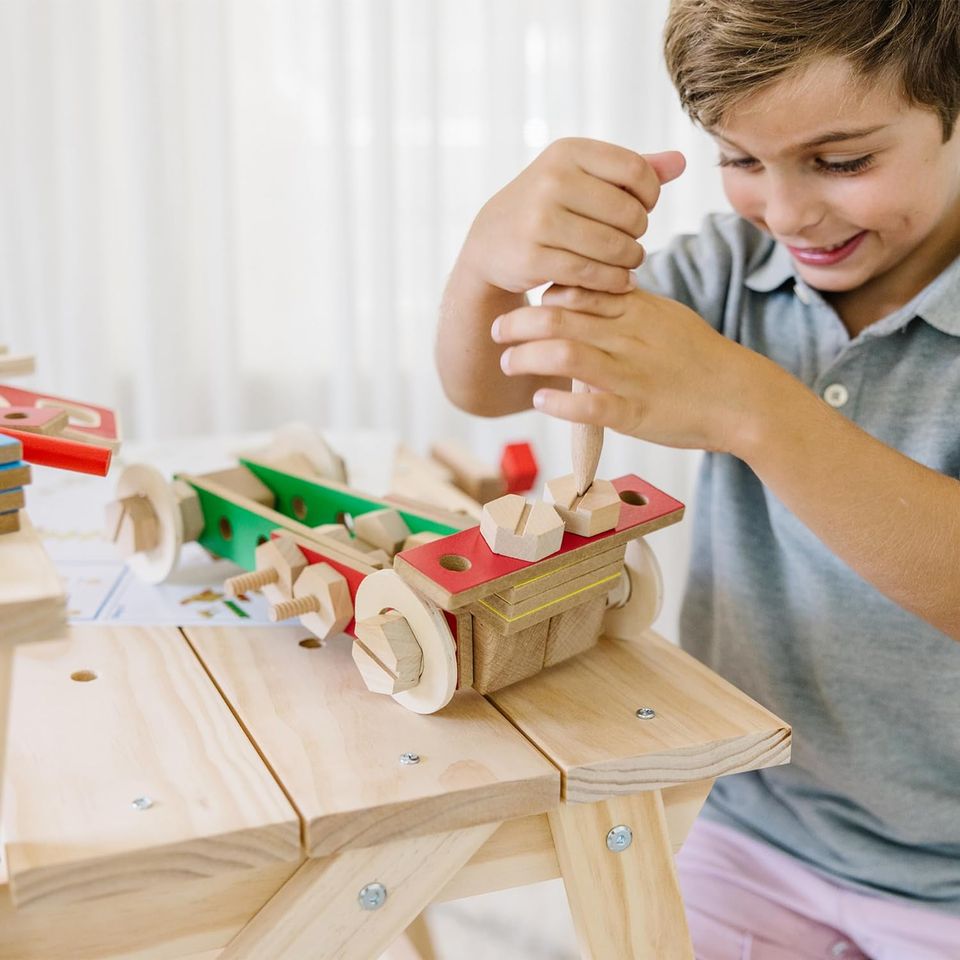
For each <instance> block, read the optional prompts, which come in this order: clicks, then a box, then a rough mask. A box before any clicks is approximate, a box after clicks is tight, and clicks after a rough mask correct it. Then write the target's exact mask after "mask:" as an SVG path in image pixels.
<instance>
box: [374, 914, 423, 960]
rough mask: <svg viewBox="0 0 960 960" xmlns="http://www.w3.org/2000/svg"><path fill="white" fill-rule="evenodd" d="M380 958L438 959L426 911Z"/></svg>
mask: <svg viewBox="0 0 960 960" xmlns="http://www.w3.org/2000/svg"><path fill="white" fill-rule="evenodd" d="M380 960H437V955H436V953H435V952H434V949H433V938H432V937H431V936H430V928H429V927H428V926H427V915H426V913H425V912H424V913H421V914H420V916H419V917H417V918H416V920H414V921H413V923H411V924H410V926H409V927H407V929H406V930H405V931H404V932H403V934H402V935H401V937H400V939H399V940H397V942H396V943H394V945H393V946H392V947H391V948H390V949H389V950H388V951H387V952H386V953H385V954H383V956H382V957H380Z"/></svg>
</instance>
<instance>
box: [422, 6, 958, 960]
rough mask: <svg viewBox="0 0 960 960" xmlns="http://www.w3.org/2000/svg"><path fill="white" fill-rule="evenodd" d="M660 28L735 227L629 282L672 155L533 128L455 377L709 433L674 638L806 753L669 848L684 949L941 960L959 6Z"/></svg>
mask: <svg viewBox="0 0 960 960" xmlns="http://www.w3.org/2000/svg"><path fill="white" fill-rule="evenodd" d="M665 37H666V53H667V63H668V67H669V69H670V72H671V75H672V78H673V80H674V83H675V85H676V87H677V89H678V91H679V94H680V98H681V102H682V103H683V105H684V107H685V109H686V110H687V112H688V113H689V114H690V115H691V117H692V118H693V119H694V120H695V121H697V122H699V123H700V124H701V125H702V126H704V128H705V129H706V130H707V131H708V132H709V133H710V134H711V135H712V136H713V138H714V140H715V141H716V143H717V146H718V149H719V153H720V165H721V167H722V176H723V182H724V188H725V191H726V194H727V196H728V198H729V200H730V203H731V205H732V207H733V209H734V211H735V215H728V216H715V217H709V218H707V220H706V221H705V223H704V225H703V228H702V230H701V232H700V234H698V235H696V236H692V237H681V238H679V239H677V240H676V241H675V242H674V243H673V244H671V245H670V246H669V247H668V248H667V249H665V250H664V251H661V252H659V253H658V254H655V255H654V256H652V257H651V258H650V260H649V262H648V263H645V264H643V266H642V267H640V264H641V260H642V258H643V253H642V250H641V248H640V246H639V245H638V244H637V243H636V242H635V238H637V237H639V236H640V235H642V234H643V232H644V230H645V227H646V218H647V213H648V212H649V211H650V210H651V209H652V208H653V206H654V204H655V203H656V200H657V196H658V191H659V188H660V185H661V184H663V183H667V182H668V181H669V180H671V179H673V178H675V177H676V176H678V175H679V174H680V172H681V171H682V166H683V161H682V157H680V156H679V155H678V154H675V153H667V154H659V155H656V156H649V157H646V158H644V157H640V156H639V155H637V154H634V153H632V152H630V151H628V150H625V149H621V148H619V147H615V146H612V145H610V144H603V143H598V142H593V141H585V140H568V141H561V142H558V143H556V144H554V145H552V146H551V147H549V148H548V149H547V150H546V151H544V153H543V154H541V155H540V156H539V157H538V158H537V159H536V160H535V161H534V162H533V163H532V164H531V165H530V166H529V167H528V168H527V169H526V170H525V171H523V172H522V173H521V174H520V176H519V177H518V178H517V179H516V180H514V181H513V182H512V183H510V184H508V185H507V186H506V187H505V188H504V189H503V190H502V191H500V193H498V194H497V195H496V196H495V197H493V198H492V199H491V200H490V201H489V202H488V203H487V204H486V205H485V206H484V208H483V209H482V210H481V212H480V214H479V215H478V216H477V219H476V221H475V222H474V224H473V226H472V227H471V230H470V233H469V235H468V237H467V240H466V241H465V243H464V247H463V250H462V252H461V254H460V257H459V258H458V261H457V263H456V265H455V267H454V270H453V273H452V275H451V277H450V281H449V285H448V288H447V291H446V293H445V296H444V303H443V308H442V314H441V320H440V326H439V333H438V342H437V360H438V366H439V369H440V372H441V375H442V378H443V381H444V385H445V389H446V390H447V393H448V395H449V396H450V397H451V399H453V400H454V402H456V403H458V404H459V405H460V406H462V407H464V408H465V409H467V410H470V411H472V412H475V413H478V414H483V415H499V414H504V413H509V412H512V411H516V410H520V409H524V408H526V407H529V406H530V405H531V404H532V405H533V406H535V407H537V408H538V409H540V410H543V411H544V412H546V413H548V414H551V415H553V416H557V417H560V418H562V419H566V420H577V421H582V422H589V423H600V424H603V425H605V426H607V427H612V428H613V429H615V430H618V431H620V432H622V433H626V434H630V435H633V436H637V437H641V438H643V439H646V440H650V441H653V442H656V443H661V444H666V445H669V446H675V447H699V448H702V449H704V450H706V451H708V452H707V454H706V456H705V458H704V464H703V468H702V474H701V477H700V485H699V491H698V500H697V504H696V509H695V511H694V546H693V557H692V561H691V570H690V575H689V580H688V584H687V592H686V594H685V599H684V606H683V611H682V614H681V643H682V644H683V646H684V647H685V648H686V649H688V650H689V651H691V652H692V653H693V654H694V655H695V656H697V657H699V658H700V659H702V660H703V661H704V662H706V663H707V664H709V665H710V666H711V667H713V668H714V669H715V670H717V671H718V672H719V673H721V674H723V675H724V676H726V677H727V678H729V679H730V680H731V681H733V682H734V683H735V684H736V685H737V686H739V687H740V688H741V689H743V690H745V691H746V692H747V693H749V694H751V695H752V696H754V697H755V698H757V699H758V700H759V701H761V702H762V703H764V704H766V705H767V706H768V707H770V708H771V709H772V710H773V711H774V712H776V713H778V714H779V715H781V716H783V717H785V718H786V719H787V720H789V721H790V722H791V723H792V724H793V727H794V749H793V761H792V763H791V765H790V766H787V767H779V768H773V769H771V770H765V771H760V772H756V773H749V774H743V775H740V776H736V777H729V778H725V779H722V780H720V781H718V782H717V784H716V786H715V788H714V790H713V792H712V794H711V796H710V799H709V801H708V804H707V806H706V808H705V810H704V817H701V818H700V821H699V822H698V825H697V827H696V828H695V830H694V832H693V834H692V836H691V838H690V839H689V840H688V842H687V846H686V847H685V849H684V853H683V855H682V856H681V858H680V861H679V863H680V877H681V883H682V885H683V887H684V894H685V897H686V899H687V904H688V914H689V917H690V923H691V931H692V934H693V937H694V942H695V945H696V948H697V956H698V957H700V958H702V960H726V958H731V960H732V958H738V960H739V958H742V957H753V958H754V960H761V958H769V960H773V958H780V960H786V958H794V957H804V958H807V957H811V958H812V957H816V958H820V957H822V958H836V957H844V958H847V960H851V958H855V957H865V956H868V957H871V958H875V960H926V958H931V960H932V958H938V960H947V958H953V960H956V958H960V696H958V687H960V643H958V641H960V479H958V478H960V259H957V258H958V255H960V133H958V132H957V130H956V126H957V124H956V120H957V113H958V109H960V4H958V3H957V0H796V2H783V0H674V2H673V5H672V8H671V11H670V15H669V18H668V22H667V28H666V34H665ZM668 189H669V188H668ZM637 267H640V269H639V270H636V268H637ZM634 270H635V271H636V272H635V273H634V274H631V271H634ZM545 282H551V283H552V284H553V286H552V287H551V288H550V289H549V290H548V291H547V293H546V294H545V296H544V298H543V305H542V306H537V307H532V306H526V305H525V302H526V301H525V297H524V294H525V292H526V291H528V290H530V289H531V288H533V287H534V286H537V285H539V284H541V283H545ZM634 287H637V288H638V289H634ZM570 378H576V379H579V380H583V381H585V382H586V383H588V384H590V385H591V386H592V387H594V388H595V389H594V392H591V393H585V394H572V393H571V392H570V388H569V381H570ZM751 951H752V952H751ZM618 960H619V958H618Z"/></svg>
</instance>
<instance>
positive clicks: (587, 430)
mask: <svg viewBox="0 0 960 960" xmlns="http://www.w3.org/2000/svg"><path fill="white" fill-rule="evenodd" d="M573 392H574V393H589V392H590V388H589V387H588V386H587V385H586V384H585V383H582V382H581V381H580V380H574V381H573ZM571 441H572V443H571V452H572V454H573V482H574V483H575V484H576V487H577V496H578V497H582V496H583V495H584V494H585V493H586V492H587V491H588V490H589V489H590V485H591V484H592V483H593V478H594V477H595V476H596V475H597V464H598V463H599V462H600V452H601V451H602V450H603V427H600V426H597V425H596V424H593V423H574V424H573V427H572V430H571Z"/></svg>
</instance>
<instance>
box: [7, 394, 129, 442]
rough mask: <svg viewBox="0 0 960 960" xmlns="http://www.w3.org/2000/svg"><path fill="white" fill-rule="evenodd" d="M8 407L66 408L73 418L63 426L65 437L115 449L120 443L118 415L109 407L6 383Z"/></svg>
mask: <svg viewBox="0 0 960 960" xmlns="http://www.w3.org/2000/svg"><path fill="white" fill-rule="evenodd" d="M4 407H37V408H45V409H54V410H64V411H66V413H67V414H68V416H69V417H70V422H69V423H68V424H67V426H66V427H64V428H63V431H62V434H61V435H62V436H64V437H66V438H68V439H71V440H79V441H81V442H83V441H85V442H87V443H99V444H101V445H105V446H108V447H110V448H111V449H116V448H117V447H118V446H119V444H120V432H119V424H118V422H117V417H116V415H115V414H114V412H113V411H112V410H108V409H107V408H106V407H96V406H94V405H93V404H90V403H83V402H81V401H79V400H67V399H65V398H64V397H55V396H52V395H51V394H46V393H33V392H32V391H30V390H20V389H18V388H17V387H10V386H7V385H5V384H4V385H0V409H3V408H4ZM11 426H13V425H12V424H11Z"/></svg>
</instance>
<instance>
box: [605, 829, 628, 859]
mask: <svg viewBox="0 0 960 960" xmlns="http://www.w3.org/2000/svg"><path fill="white" fill-rule="evenodd" d="M631 843H633V831H632V830H631V829H630V828H629V827H628V826H627V825H626V824H624V823H621V824H619V825H618V826H616V827H614V828H613V829H612V830H611V831H610V832H609V833H608V834H607V848H608V849H609V850H610V851H611V852H613V853H623V851H624V850H626V849H627V847H629V846H630V844H631Z"/></svg>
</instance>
